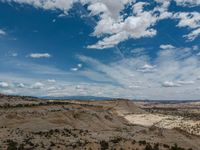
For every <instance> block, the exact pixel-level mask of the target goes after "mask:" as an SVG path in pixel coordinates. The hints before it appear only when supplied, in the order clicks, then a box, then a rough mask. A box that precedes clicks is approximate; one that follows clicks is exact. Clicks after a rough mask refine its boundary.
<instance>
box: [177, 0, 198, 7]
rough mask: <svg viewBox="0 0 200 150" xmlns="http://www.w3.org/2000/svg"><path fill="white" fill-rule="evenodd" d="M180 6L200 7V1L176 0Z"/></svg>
mask: <svg viewBox="0 0 200 150" xmlns="http://www.w3.org/2000/svg"><path fill="white" fill-rule="evenodd" d="M175 2H176V3H177V4H178V5H181V6H189V7H192V6H198V5H200V0H175Z"/></svg>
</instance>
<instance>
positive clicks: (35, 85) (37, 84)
mask: <svg viewBox="0 0 200 150" xmlns="http://www.w3.org/2000/svg"><path fill="white" fill-rule="evenodd" d="M43 87H44V84H43V83H41V82H36V83H34V84H33V85H32V86H31V88H32V89H42V88H43Z"/></svg>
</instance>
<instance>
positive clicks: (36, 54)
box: [29, 53, 51, 58]
mask: <svg viewBox="0 0 200 150" xmlns="http://www.w3.org/2000/svg"><path fill="white" fill-rule="evenodd" d="M29 57H31V58H50V57H51V55H50V54H48V53H32V54H30V55H29Z"/></svg>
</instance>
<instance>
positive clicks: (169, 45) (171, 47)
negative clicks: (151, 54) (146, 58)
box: [160, 44, 175, 49]
mask: <svg viewBox="0 0 200 150" xmlns="http://www.w3.org/2000/svg"><path fill="white" fill-rule="evenodd" d="M160 48H161V49H174V48H175V47H174V46H173V45H171V44H166V45H164V44H163V45H160Z"/></svg>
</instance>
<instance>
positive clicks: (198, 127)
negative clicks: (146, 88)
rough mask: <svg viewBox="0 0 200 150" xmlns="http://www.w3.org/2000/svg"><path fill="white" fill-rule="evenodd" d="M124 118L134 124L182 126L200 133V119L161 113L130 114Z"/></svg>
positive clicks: (163, 126) (167, 126) (194, 132)
mask: <svg viewBox="0 0 200 150" xmlns="http://www.w3.org/2000/svg"><path fill="white" fill-rule="evenodd" d="M124 118H125V119H126V120H128V121H129V122H130V123H132V124H137V125H142V126H147V127H150V126H153V125H155V126H157V127H159V128H165V129H174V128H180V129H182V130H184V131H186V132H188V133H191V134H195V135H200V121H194V120H186V119H184V118H183V117H179V116H170V115H161V114H130V115H125V116H124Z"/></svg>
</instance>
